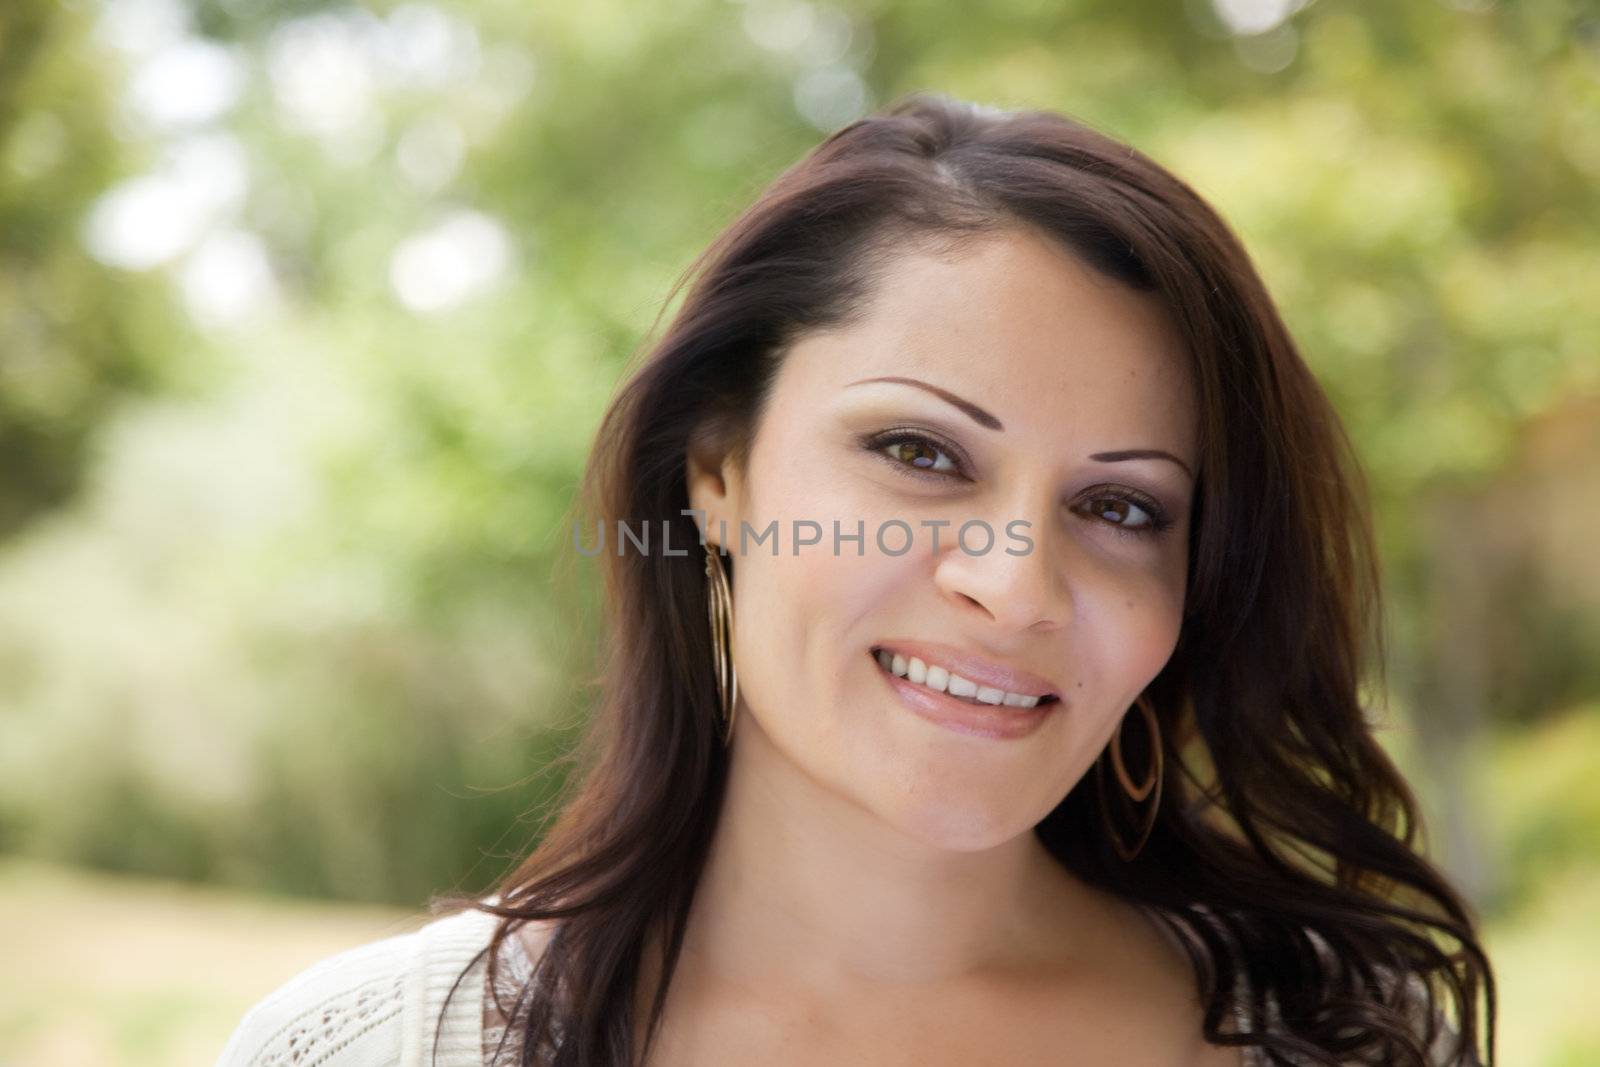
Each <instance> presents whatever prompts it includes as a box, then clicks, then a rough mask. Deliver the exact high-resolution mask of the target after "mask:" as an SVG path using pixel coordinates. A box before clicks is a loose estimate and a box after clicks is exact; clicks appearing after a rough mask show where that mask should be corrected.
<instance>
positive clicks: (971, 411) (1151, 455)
mask: <svg viewBox="0 0 1600 1067" xmlns="http://www.w3.org/2000/svg"><path fill="white" fill-rule="evenodd" d="M868 382H895V383H897V384H899V385H911V386H915V387H916V388H918V389H925V390H927V391H928V392H930V393H932V394H933V395H934V396H936V397H938V398H939V399H941V400H943V401H945V402H946V403H949V404H952V405H954V406H955V407H956V408H957V409H959V410H960V411H961V412H963V413H964V414H965V415H966V416H967V417H968V418H970V419H971V420H972V421H973V422H975V423H977V424H978V425H979V426H982V427H983V428H984V429H986V430H1004V429H1005V426H1004V425H1002V424H1001V422H1000V420H999V419H997V418H995V417H994V416H993V415H991V414H989V413H988V412H987V411H985V410H983V409H982V408H980V407H979V406H978V405H976V404H974V403H972V402H971V401H970V400H963V399H961V397H959V396H956V395H955V394H954V393H952V392H950V391H949V390H947V389H941V388H939V387H938V386H937V385H934V384H932V383H930V382H925V381H923V380H922V379H920V378H902V377H898V376H896V375H886V376H883V377H878V378H861V379H859V380H857V381H853V382H850V383H849V385H846V386H845V388H846V389H848V388H850V386H851V385H865V384H867V383H868ZM1089 458H1090V459H1093V460H1098V461H1100V462H1102V463H1117V462H1120V461H1121V460H1125V459H1170V460H1171V461H1172V462H1174V463H1176V464H1177V465H1178V466H1180V467H1182V468H1183V471H1184V473H1185V474H1187V475H1188V476H1189V477H1190V479H1191V480H1192V479H1193V478H1194V472H1193V471H1191V470H1190V469H1189V465H1188V464H1187V463H1185V462H1184V461H1183V460H1181V459H1179V458H1178V457H1177V456H1174V455H1173V454H1172V453H1171V452H1163V451H1162V450H1161V449H1159V448H1126V449H1122V450H1120V451H1117V452H1095V453H1093V454H1092V455H1090V456H1089Z"/></svg>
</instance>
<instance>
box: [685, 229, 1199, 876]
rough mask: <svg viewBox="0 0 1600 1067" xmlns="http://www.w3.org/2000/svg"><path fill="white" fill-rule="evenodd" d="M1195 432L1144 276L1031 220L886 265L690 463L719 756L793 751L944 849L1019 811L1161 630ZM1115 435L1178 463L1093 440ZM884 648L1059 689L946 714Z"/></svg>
mask: <svg viewBox="0 0 1600 1067" xmlns="http://www.w3.org/2000/svg"><path fill="white" fill-rule="evenodd" d="M881 378H897V379H902V381H881V380H880V381H871V379H881ZM912 381H914V382H916V383H922V384H921V385H918V384H911V382H912ZM943 394H948V399H947V398H945V396H944V395H943ZM1196 430H1197V427H1196V401H1195V396H1194V393H1193V389H1192V382H1191V379H1190V377H1189V371H1188V362H1187V357H1186V355H1185V352H1184V350H1183V345H1182V341H1181V339H1180V338H1179V336H1178V334H1177V332H1176V329H1175V328H1174V326H1173V325H1172V323H1171V321H1170V319H1169V318H1168V316H1167V313H1166V312H1165V310H1164V309H1163V308H1162V307H1161V305H1160V304H1159V303H1158V302H1157V300H1156V298H1154V297H1152V296H1148V295H1145V294H1140V293H1137V292H1135V291H1133V290H1131V289H1129V288H1127V287H1125V286H1123V285H1121V284H1120V283H1117V282H1115V281H1113V280H1111V279H1109V278H1106V277H1105V276H1103V275H1100V274H1098V273H1097V272H1095V271H1094V270H1093V269H1091V268H1089V267H1087V266H1085V265H1083V264H1082V263H1081V262H1080V261H1078V260H1077V259H1076V258H1074V257H1073V256H1072V255H1071V254H1069V253H1068V252H1066V251H1065V250H1063V249H1061V248H1060V247H1058V246H1057V245H1055V244H1054V243H1051V242H1050V241H1049V240H1048V239H1046V238H1043V237H1040V236H1037V235H1035V234H1033V233H1031V232H1025V231H1018V230H1011V231H1007V232H1006V233H1005V234H1004V235H1003V236H1002V235H997V236H993V237H990V238H986V239H984V240H983V241H981V242H978V243H975V244H973V245H971V246H969V248H968V250H967V251H966V252H965V253H964V254H963V255H962V256H961V258H959V259H956V260H950V261H941V260H940V259H937V258H933V257H931V256H927V255H921V254H910V253H908V254H906V255H905V256H903V257H902V258H900V259H898V260H897V261H896V264H895V265H894V266H893V267H892V268H891V272H890V274H889V276H888V277H887V278H886V280H885V281H884V282H883V285H882V287H881V288H880V289H879V290H878V291H877V293H876V295H875V296H874V298H873V303H872V306H871V309H870V311H869V312H868V314H867V316H866V318H865V319H864V320H863V321H860V322H858V323H857V324H855V325H853V326H851V327H850V328H848V329H844V330H839V331H835V332H826V333H815V334H811V335H808V336H806V337H805V338H804V339H802V340H800V341H798V342H797V343H796V344H795V345H794V347H793V348H792V350H791V352H790V354H789V355H788V357H787V358H786V359H785V361H784V363H783V365H782V368H781V370H780V372H779V374H778V376H777V378H776V381H775V383H774V386H773V391H772V394H771V396H770V400H769V404H768V406H767V407H766V410H765V415H764V416H763V419H762V421H761V423H760V424H759V426H758V428H757V431H756V436H755V439H754V442H753V445H752V448H751V450H750V456H749V462H748V468H747V469H745V470H742V471H741V470H739V469H737V468H734V467H732V466H730V465H726V464H723V465H720V466H718V465H716V464H715V463H704V462H701V461H696V460H693V459H692V460H691V468H690V499H691V505H692V506H693V507H695V508H697V509H702V510H703V511H704V512H705V518H706V522H707V525H706V531H707V535H708V538H709V539H710V540H711V541H713V542H717V543H722V544H724V545H725V546H726V547H727V549H728V551H729V552H730V553H731V554H732V555H733V574H734V637H733V648H734V662H735V665H736V668H737V670H738V677H739V692H740V708H739V712H738V715H739V722H738V723H737V729H736V745H735V750H736V753H738V754H737V755H736V757H735V758H746V759H758V760H762V759H786V760H788V761H790V762H792V763H793V764H795V765H797V766H798V767H799V769H800V770H802V771H803V772H804V773H805V774H806V775H808V776H809V777H810V778H811V779H812V780H813V781H815V782H817V783H819V784H820V785H822V786H823V787H824V788H828V789H830V790H832V791H834V792H836V793H838V794H840V795H842V796H844V797H846V798H848V799H850V800H852V801H853V802H854V803H856V804H858V805H860V806H861V807H863V808H865V809H867V810H869V811H871V812H873V813H875V814H876V815H877V816H878V817H880V818H881V819H883V820H886V821H888V822H890V823H892V824H894V825H895V826H897V827H899V828H901V829H902V830H903V831H904V832H906V833H909V834H912V835H915V836H917V837H918V838H920V839H923V840H925V841H927V842H930V843H935V844H938V845H940V846H943V847H946V848H952V849H963V850H978V849H984V848H988V847H992V846H994V845H998V844H1000V843H1001V842H1003V841H1005V840H1007V839H1009V838H1012V837H1014V836H1016V835H1018V834H1020V833H1022V832H1024V831H1026V830H1028V829H1029V828H1031V827H1032V826H1034V825H1035V824H1037V823H1038V822H1039V821H1040V820H1041V819H1043V818H1044V816H1045V815H1046V814H1048V813H1049V811H1050V810H1051V809H1052V808H1054V807H1055V806H1056V804H1058V803H1059V802H1060V801H1061V799H1062V798H1063V797H1064V796H1065V795H1066V793H1067V792H1068V791H1069V790H1070V789H1071V788H1072V786H1073V785H1074V784H1075V783H1076V782H1077V781H1078V779H1079V778H1080V776H1082V775H1083V773H1084V772H1085V771H1086V770H1088V769H1089V767H1090V764H1091V762H1092V761H1093V760H1094V758H1095V757H1096V755H1097V754H1098V753H1099V752H1100V750H1101V749H1102V748H1103V747H1104V746H1105V744H1106V742H1107V741H1108V740H1109V738H1110V736H1111V733H1112V731H1113V730H1114V729H1115V728H1116V727H1117V725H1118V723H1119V721H1120V719H1121V717H1122V715H1123V714H1124V713H1125V712H1126V711H1127V710H1128V709H1129V708H1130V706H1131V705H1132V704H1133V702H1134V700H1135V699H1136V698H1137V697H1138V696H1139V694H1140V693H1141V691H1142V690H1143V689H1144V688H1145V686H1146V685H1147V684H1148V683H1149V682H1150V681H1151V679H1153V678H1154V677H1155V675H1156V674H1157V673H1158V672H1159V671H1160V670H1161V668H1162V666H1163V665H1164V664H1165V663H1166V662H1167V660H1168V658H1169V657H1170V655H1171V654H1172V651H1173V648H1174V646H1175V644H1176V642H1177V639H1178V630H1179V624H1180V620H1181V617H1182V613H1183V595H1184V585H1185V579H1186V570H1187V553H1186V544H1187V540H1188V529H1189V519H1190V514H1189V512H1190V506H1191V502H1192V498H1193V490H1194V481H1193V478H1192V477H1191V475H1190V473H1189V472H1190V471H1193V470H1194V469H1195V466H1196V462H1197V455H1196V453H1197V441H1196ZM1128 450H1161V451H1163V452H1167V453H1170V454H1171V455H1172V456H1173V457H1176V460H1177V461H1176V462H1175V461H1174V460H1172V459H1166V458H1160V457H1146V458H1135V459H1123V460H1116V459H1114V458H1108V457H1106V456H1104V455H1101V457H1100V458H1098V459H1097V458H1095V457H1096V456H1097V455H1100V454H1104V453H1115V452H1123V451H1128ZM1186 468H1187V469H1186ZM835 520H837V521H838V523H839V530H840V533H841V535H843V536H842V537H841V538H840V539H839V541H838V542H837V548H836V542H835V539H834V522H835ZM974 520H977V521H974ZM774 521H775V522H776V524H777V525H776V540H775V542H774V540H773V539H772V538H771V537H769V538H768V539H767V540H765V541H760V542H758V541H757V540H756V537H757V535H760V534H764V533H766V532H767V530H768V526H769V524H771V523H773V522H774ZM724 523H725V524H726V537H725V538H724V537H723V535H722V532H721V530H722V524H724ZM740 523H745V524H748V528H749V531H750V533H749V536H748V539H747V541H746V543H745V544H743V545H741V543H740V540H741V539H740V532H739V531H740V526H739V524H740ZM967 523H970V524H971V525H969V526H968V528H967V530H966V533H965V537H964V538H962V539H960V540H958V537H957V534H958V531H960V530H961V528H962V526H963V524H967ZM811 524H815V525H814V526H813V525H811ZM982 524H987V528H988V529H989V530H992V531H993V538H992V542H991V541H990V538H989V537H988V535H986V534H985V532H984V526H983V525H982ZM880 530H881V533H882V541H881V543H880V539H879V533H880ZM858 531H860V532H863V533H864V536H863V537H862V538H860V539H859V540H856V539H853V535H854V534H856V533H857V532H858ZM935 535H937V537H938V546H937V552H935V551H934V545H933V538H934V536H935ZM846 538H852V539H846ZM813 539H818V540H817V543H814V544H808V543H805V542H807V541H810V540H813ZM774 544H776V548H777V553H776V555H774V554H773V547H774ZM908 544H909V546H910V547H909V549H908V550H905V546H906V545H908ZM882 646H888V647H889V648H891V649H893V648H900V649H901V650H902V652H903V653H910V652H915V651H918V650H920V651H923V652H925V653H927V654H926V655H925V656H924V657H918V658H920V659H922V660H923V663H924V664H925V665H926V666H927V667H933V666H939V665H940V664H941V663H942V662H944V661H948V662H944V665H945V666H946V667H947V668H959V667H960V666H961V665H963V664H965V665H967V666H968V667H970V668H971V669H969V670H967V671H966V674H965V675H962V676H963V677H966V676H971V675H980V674H982V673H983V667H984V665H985V664H986V665H988V666H989V667H992V668H993V669H994V670H995V671H1001V672H1003V671H1004V670H1005V669H1011V670H1014V671H1018V672H1023V673H1025V674H1026V675H1030V676H1033V683H1034V684H1031V685H1030V684H1028V682H1026V681H1024V680H1021V679H1020V676H1014V677H1013V678H1012V679H1011V681H1012V682H1013V685H1010V686H993V687H991V688H1000V689H1005V690H1007V691H1013V692H1016V691H1020V694H1021V695H1027V694H1031V693H1034V692H1037V691H1038V690H1039V689H1043V688H1048V689H1049V690H1050V691H1051V692H1053V693H1054V694H1056V695H1057V697H1058V699H1057V700H1056V701H1054V702H1053V703H1051V702H1048V701H1047V704H1048V705H1049V706H1048V709H1047V710H1045V711H1043V713H1041V712H1039V711H1033V712H1024V711H1021V710H1020V709H1017V708H1013V707H1008V705H1006V704H1005V703H1002V704H1000V705H999V706H998V707H990V709H989V710H990V711H991V712H1001V713H1010V714H1012V715H1014V716H1018V717H1030V718H1032V719H1033V720H1034V721H1035V723H1036V725H1035V727H1034V728H1033V729H1032V730H1031V731H1030V732H1027V733H1026V734H1025V735H1024V736H1013V737H1003V738H1002V737H996V736H989V735H982V734H975V733H971V732H964V731H962V730H960V729H955V728H951V727H950V726H947V725H941V724H940V723H939V722H936V721H934V720H933V719H930V718H928V717H926V716H924V715H922V714H919V713H918V712H917V711H916V710H915V709H916V708H918V707H926V708H933V709H934V710H935V714H938V713H939V709H940V708H943V710H944V711H948V710H950V704H949V701H951V700H952V698H951V697H950V696H948V695H946V696H938V695H937V694H935V695H934V696H933V697H927V696H926V695H925V694H924V693H923V692H922V691H923V690H926V689H927V684H926V683H927V681H929V680H930V679H928V678H927V677H926V674H924V684H923V685H922V686H916V685H915V683H913V682H911V681H910V680H909V679H907V680H899V681H897V680H895V679H893V677H892V676H891V675H890V674H889V673H887V672H885V671H884V669H883V668H882V667H881V666H880V665H879V663H878V661H877V659H876V658H875V656H874V655H873V650H874V649H877V648H879V647H882ZM962 656H965V657H971V658H972V659H967V660H963V659H961V658H960V657H962ZM905 659H906V665H907V666H908V667H910V666H913V665H912V664H911V663H910V659H911V657H910V655H906V656H905ZM974 660H975V661H976V663H974ZM952 673H957V674H960V673H961V672H960V670H952ZM972 680H974V681H977V682H978V683H979V684H980V685H981V684H983V679H982V678H972ZM989 680H990V681H996V680H1004V675H1003V674H1000V673H997V674H994V675H993V676H992V677H990V679H989ZM1039 682H1043V683H1044V684H1043V685H1039V684H1038V683H1039ZM913 689H915V690H916V691H915V692H913ZM979 695H980V696H986V697H987V699H994V694H992V693H990V694H982V693H980V694H979ZM1002 699H1003V698H1002ZM941 702H943V703H941ZM986 706H987V705H986ZM1135 714H1137V713H1135ZM1135 771H1136V773H1137V768H1136V769H1135Z"/></svg>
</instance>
